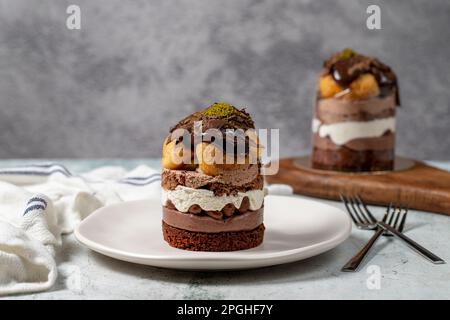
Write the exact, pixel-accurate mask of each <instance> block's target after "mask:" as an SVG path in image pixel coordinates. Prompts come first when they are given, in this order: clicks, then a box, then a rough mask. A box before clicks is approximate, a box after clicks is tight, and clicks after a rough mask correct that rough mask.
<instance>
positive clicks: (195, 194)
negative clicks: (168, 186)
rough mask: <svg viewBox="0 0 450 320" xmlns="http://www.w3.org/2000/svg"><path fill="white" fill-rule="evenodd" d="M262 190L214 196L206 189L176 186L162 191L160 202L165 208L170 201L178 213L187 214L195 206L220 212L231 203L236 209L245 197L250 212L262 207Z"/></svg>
mask: <svg viewBox="0 0 450 320" xmlns="http://www.w3.org/2000/svg"><path fill="white" fill-rule="evenodd" d="M264 196H265V192H264V190H250V191H247V192H238V194H237V195H222V196H216V195H214V192H213V191H210V190H206V189H193V188H188V187H184V186H177V187H176V188H175V189H174V190H164V189H163V190H162V194H161V202H162V205H163V206H165V205H166V203H167V200H170V201H171V202H172V204H173V205H174V206H175V208H176V209H177V210H178V211H181V212H188V211H189V208H190V207H191V206H192V205H194V204H196V205H199V206H200V208H202V209H203V210H205V211H220V210H222V209H223V207H225V206H226V205H227V204H229V203H232V204H233V205H234V206H235V207H236V208H239V207H240V206H241V203H242V200H244V198H245V197H247V198H248V199H249V202H250V207H249V209H250V210H252V211H255V210H258V209H260V208H261V207H262V205H263V201H264Z"/></svg>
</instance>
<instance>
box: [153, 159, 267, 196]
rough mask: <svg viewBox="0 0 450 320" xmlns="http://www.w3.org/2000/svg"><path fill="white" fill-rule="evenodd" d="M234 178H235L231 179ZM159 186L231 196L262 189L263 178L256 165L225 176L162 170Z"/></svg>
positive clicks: (167, 188) (168, 188)
mask: <svg viewBox="0 0 450 320" xmlns="http://www.w3.org/2000/svg"><path fill="white" fill-rule="evenodd" d="M234 176H236V177H235V178H233V177H234ZM161 186H162V188H163V189H165V190H174V189H175V188H176V187H177V186H183V187H188V188H193V189H200V188H202V189H208V190H211V191H213V192H214V194H215V195H216V196H222V195H224V194H226V195H230V194H231V195H233V194H236V193H238V192H246V191H248V190H254V189H262V188H263V186H264V178H263V176H262V175H260V174H259V168H258V166H257V165H253V166H249V168H248V169H247V170H244V171H242V170H240V171H237V172H236V171H235V172H230V173H228V175H227V176H223V175H221V176H214V177H213V176H208V175H206V174H204V173H201V172H198V171H188V170H168V169H164V170H163V172H162V175H161Z"/></svg>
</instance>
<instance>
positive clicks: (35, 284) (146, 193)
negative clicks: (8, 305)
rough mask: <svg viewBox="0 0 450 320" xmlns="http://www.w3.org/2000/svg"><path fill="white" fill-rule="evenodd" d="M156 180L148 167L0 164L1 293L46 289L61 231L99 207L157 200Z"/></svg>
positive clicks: (50, 281)
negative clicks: (80, 169) (77, 170)
mask: <svg viewBox="0 0 450 320" xmlns="http://www.w3.org/2000/svg"><path fill="white" fill-rule="evenodd" d="M159 181H160V173H159V172H158V171H156V170H154V169H152V168H149V167H147V166H139V167H137V168H135V169H134V170H132V171H130V172H126V171H125V170H124V169H123V168H121V167H102V168H99V169H96V170H93V171H90V172H87V173H85V174H81V175H75V174H72V173H71V172H70V171H69V170H68V169H67V168H66V167H64V166H63V165H60V164H56V163H46V164H35V165H29V166H22V167H16V168H7V169H0V295H6V294H14V293H27V292H36V291H42V290H47V289H49V288H51V287H52V286H53V284H54V283H55V281H56V278H57V266H56V262H55V258H54V256H55V248H56V247H57V246H59V245H60V244H61V235H62V234H65V233H70V232H72V231H73V229H74V227H75V225H76V224H77V223H79V222H80V221H81V220H82V219H84V218H85V217H86V216H88V215H89V214H90V213H91V212H93V211H94V210H95V209H97V208H99V207H101V206H104V205H110V204H113V203H117V202H121V201H130V200H138V199H144V198H155V199H159V198H160V184H159V183H158V182H159Z"/></svg>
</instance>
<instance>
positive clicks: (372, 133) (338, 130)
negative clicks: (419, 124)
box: [312, 117, 395, 145]
mask: <svg viewBox="0 0 450 320" xmlns="http://www.w3.org/2000/svg"><path fill="white" fill-rule="evenodd" d="M312 129H313V132H314V133H317V134H318V135H319V136H320V137H321V138H325V137H327V136H328V137H330V139H331V141H333V143H334V144H336V145H343V144H346V143H347V142H349V141H351V140H354V139H360V138H376V137H381V136H382V135H383V134H384V133H385V132H386V131H388V130H389V131H391V132H395V117H389V118H384V119H375V120H371V121H346V122H338V123H331V124H322V123H321V122H320V120H319V119H316V118H315V119H313V128H312Z"/></svg>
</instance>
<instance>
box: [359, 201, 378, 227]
mask: <svg viewBox="0 0 450 320" xmlns="http://www.w3.org/2000/svg"><path fill="white" fill-rule="evenodd" d="M356 199H357V200H358V202H359V203H360V204H361V205H362V207H363V208H364V211H365V212H366V214H367V216H368V217H369V219H370V220H372V222H374V223H375V222H377V219H376V218H375V217H374V216H373V214H372V213H371V212H370V211H369V208H367V206H366V204H365V203H364V201H362V199H361V198H360V197H359V196H358V195H356Z"/></svg>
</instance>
